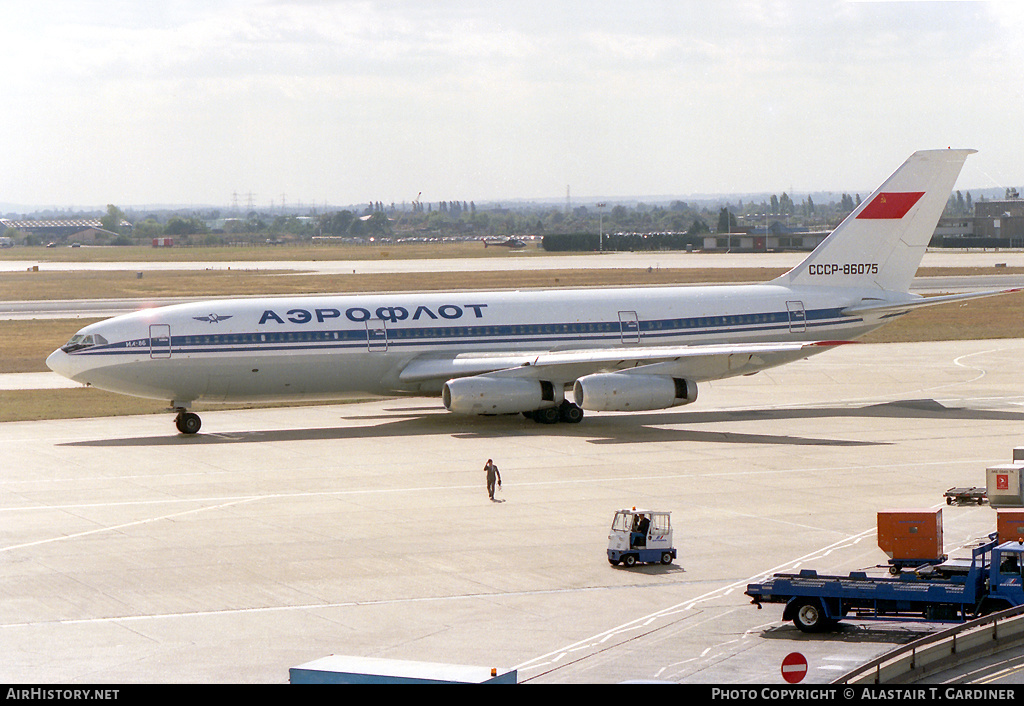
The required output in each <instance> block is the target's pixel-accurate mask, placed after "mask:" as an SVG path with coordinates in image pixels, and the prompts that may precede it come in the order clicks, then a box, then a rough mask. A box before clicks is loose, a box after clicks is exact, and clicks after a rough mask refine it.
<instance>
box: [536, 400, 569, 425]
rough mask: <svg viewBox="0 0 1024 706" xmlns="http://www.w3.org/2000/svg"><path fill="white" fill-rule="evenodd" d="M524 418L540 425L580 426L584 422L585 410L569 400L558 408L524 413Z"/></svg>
mask: <svg viewBox="0 0 1024 706" xmlns="http://www.w3.org/2000/svg"><path fill="white" fill-rule="evenodd" d="M523 416H524V417H526V418H527V419H532V420H533V421H535V422H537V423H538V424H557V423H558V422H565V423H567V424H579V423H580V422H581V421H583V409H582V408H581V407H580V406H579V405H575V404H573V403H572V402H569V401H568V400H563V401H562V404H560V405H558V406H557V407H545V408H544V409H538V410H534V411H533V412H523Z"/></svg>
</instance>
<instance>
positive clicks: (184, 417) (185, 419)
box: [174, 412, 203, 434]
mask: <svg viewBox="0 0 1024 706" xmlns="http://www.w3.org/2000/svg"><path fill="white" fill-rule="evenodd" d="M174 425H175V426H176V427H178V431H180V432H181V433H182V434H195V433H196V432H198V431H199V429H200V428H201V427H202V426H203V420H202V419H200V418H199V415H198V414H195V413H194V412H180V413H179V414H178V416H177V417H175V419H174Z"/></svg>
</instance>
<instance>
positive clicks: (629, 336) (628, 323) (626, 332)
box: [619, 311, 640, 343]
mask: <svg viewBox="0 0 1024 706" xmlns="http://www.w3.org/2000/svg"><path fill="white" fill-rule="evenodd" d="M619 334H620V336H621V337H622V342H623V343H640V320H639V318H638V317H637V315H636V312H635V311H620V312H619Z"/></svg>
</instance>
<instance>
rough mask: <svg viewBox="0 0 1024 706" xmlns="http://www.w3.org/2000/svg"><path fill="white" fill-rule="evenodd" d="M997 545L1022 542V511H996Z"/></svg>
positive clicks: (1023, 519)
mask: <svg viewBox="0 0 1024 706" xmlns="http://www.w3.org/2000/svg"><path fill="white" fill-rule="evenodd" d="M996 532H997V533H998V535H999V543H1000V544H1002V543H1003V542H1019V541H1021V540H1024V510H1006V509H999V510H996Z"/></svg>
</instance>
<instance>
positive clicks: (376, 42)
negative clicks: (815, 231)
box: [0, 0, 1024, 207]
mask: <svg viewBox="0 0 1024 706" xmlns="http://www.w3.org/2000/svg"><path fill="white" fill-rule="evenodd" d="M0 27H2V28H3V40H2V41H0V66H3V70H2V71H0V100H2V101H3V107H2V108H0V157H2V160H3V167H2V168H0V203H16V204H29V205H36V206H42V207H49V206H59V207H66V206H77V207H85V206H92V205H101V206H102V205H105V204H108V203H114V204H118V205H120V206H122V207H129V206H145V205H153V204H172V203H173V204H185V205H188V204H194V205H200V204H220V205H230V204H231V203H232V201H233V199H234V195H235V194H238V198H239V200H240V202H241V205H245V202H246V201H247V200H248V198H249V194H252V198H253V200H254V202H255V203H256V205H258V206H262V207H266V206H268V205H270V204H271V203H272V202H273V203H274V204H275V205H277V206H280V204H281V202H282V200H284V201H285V203H287V204H288V205H295V204H298V203H303V204H318V205H322V204H325V203H330V204H353V203H360V202H367V201H371V200H373V201H383V202H384V203H386V204H390V203H392V202H395V203H399V204H401V203H403V202H410V201H412V200H413V199H415V198H416V196H417V194H418V193H420V192H422V199H423V200H424V201H430V202H437V201H441V200H456V199H457V200H465V201H476V202H478V203H482V202H485V201H493V200H509V201H510V200H512V199H520V198H554V199H560V200H564V199H565V196H566V188H567V187H569V188H570V189H571V195H572V199H573V201H574V202H575V203H583V202H584V201H585V200H587V199H593V198H614V197H626V196H660V195H668V196H684V195H693V194H703V193H722V192H724V193H745V192H772V193H781V192H782V191H793V192H796V193H799V192H801V191H807V190H835V191H851V192H864V193H865V194H866V193H868V192H870V191H871V190H872V189H873V188H874V187H875V186H877V185H878V184H879V183H880V182H881V181H882V180H883V179H884V178H885V177H887V176H888V175H889V174H890V173H891V172H892V171H893V170H894V169H895V168H896V167H898V166H899V165H900V164H901V163H902V161H903V160H904V159H905V158H906V157H907V156H909V155H910V153H911V152H913V151H914V150H917V149H926V148H929V149H930V148H936V147H948V146H953V147H972V148H975V149H978V150H979V151H980V152H979V154H977V155H974V156H973V157H971V158H970V159H969V160H968V162H967V165H966V167H965V169H964V172H963V174H962V176H961V179H960V182H959V183H958V187H959V188H963V189H971V188H987V187H993V186H996V187H1008V186H1016V187H1018V188H1019V187H1021V186H1024V3H1021V2H1016V1H1006V2H991V3H989V2H837V1H834V0H814V1H810V2H754V1H752V0H751V1H748V2H708V1H707V0H700V1H692V2H691V1H689V0H652V1H649V2H644V1H643V0H634V1H631V2H604V1H602V0H579V1H577V0H567V1H564V2H563V1H559V0H537V1H533V0H513V1H510V2H505V3H495V2H469V1H455V0H453V1H450V2H429V1H427V0H410V1H408V2H400V1H395V2H349V1H346V0H334V1H331V0H302V1H299V0H248V1H244V0H175V1H174V2H160V1H158V0H156V1H155V0H138V1H135V0H102V1H93V0H33V1H32V2H18V3H15V2H4V3H3V5H2V6H0Z"/></svg>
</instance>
